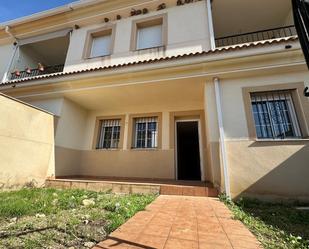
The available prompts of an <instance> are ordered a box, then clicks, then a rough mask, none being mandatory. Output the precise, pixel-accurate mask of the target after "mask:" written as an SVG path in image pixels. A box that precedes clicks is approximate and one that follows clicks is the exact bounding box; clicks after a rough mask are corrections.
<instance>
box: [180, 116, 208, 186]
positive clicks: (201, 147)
mask: <svg viewBox="0 0 309 249" xmlns="http://www.w3.org/2000/svg"><path fill="white" fill-rule="evenodd" d="M181 122H197V128H198V139H199V152H200V171H201V181H205V174H204V173H205V172H204V157H203V142H202V132H201V131H202V129H201V120H200V119H199V118H196V119H177V120H175V124H174V125H175V141H174V142H175V155H174V156H175V178H176V180H177V181H178V154H177V153H178V148H177V147H178V146H177V145H178V144H177V123H181Z"/></svg>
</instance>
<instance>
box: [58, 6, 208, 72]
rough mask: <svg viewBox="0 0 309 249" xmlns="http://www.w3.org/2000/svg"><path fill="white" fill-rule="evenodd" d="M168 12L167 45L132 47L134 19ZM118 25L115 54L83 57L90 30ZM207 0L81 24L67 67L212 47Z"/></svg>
mask: <svg viewBox="0 0 309 249" xmlns="http://www.w3.org/2000/svg"><path fill="white" fill-rule="evenodd" d="M164 13H167V25H168V35H167V37H168V42H167V46H166V49H149V50H143V51H135V52H132V51H130V41H131V30H132V21H134V20H138V19H143V18H146V17H150V16H155V15H160V14H164ZM111 24H115V25H116V30H115V32H116V34H115V43H114V51H113V54H112V55H111V56H108V57H102V58H94V59H87V60H84V59H83V51H84V46H85V41H86V37H87V32H88V31H89V30H93V29H97V28H100V27H104V26H107V25H111ZM209 37H210V35H209V30H208V25H207V8H206V1H198V2H195V3H191V4H186V5H183V6H174V7H170V8H167V9H164V10H162V11H155V12H150V13H149V14H146V15H139V16H133V17H129V18H125V19H122V20H119V21H115V22H112V23H109V24H105V23H102V24H99V25H92V26H86V27H81V28H80V29H78V30H74V32H73V33H72V37H71V43H70V47H69V51H68V56H67V60H66V63H65V69H64V70H65V71H71V70H77V69H84V68H90V67H99V66H106V65H115V64H122V63H128V62H133V61H137V60H146V59H151V58H157V57H162V56H172V55H179V54H184V53H194V52H200V51H203V50H209V49H210V38H209Z"/></svg>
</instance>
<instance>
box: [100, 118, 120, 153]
mask: <svg viewBox="0 0 309 249" xmlns="http://www.w3.org/2000/svg"><path fill="white" fill-rule="evenodd" d="M120 129H121V128H120V120H119V119H115V120H103V121H101V134H100V136H99V141H98V145H97V148H98V149H110V148H118V145H119V140H120Z"/></svg>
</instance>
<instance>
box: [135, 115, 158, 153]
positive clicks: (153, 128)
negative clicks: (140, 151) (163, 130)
mask: <svg viewBox="0 0 309 249" xmlns="http://www.w3.org/2000/svg"><path fill="white" fill-rule="evenodd" d="M134 125H135V133H134V147H135V148H157V146H158V118H157V117H146V118H135V119H134Z"/></svg>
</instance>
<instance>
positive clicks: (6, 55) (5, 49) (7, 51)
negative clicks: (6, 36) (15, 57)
mask: <svg viewBox="0 0 309 249" xmlns="http://www.w3.org/2000/svg"><path fill="white" fill-rule="evenodd" d="M13 50H14V46H13V44H5V45H0V81H1V80H2V78H3V75H4V73H5V71H6V69H7V67H8V64H9V63H10V59H11V57H12V53H13Z"/></svg>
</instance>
